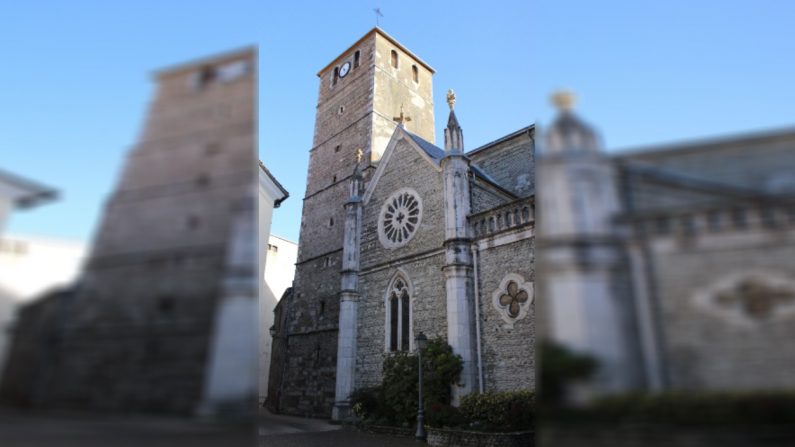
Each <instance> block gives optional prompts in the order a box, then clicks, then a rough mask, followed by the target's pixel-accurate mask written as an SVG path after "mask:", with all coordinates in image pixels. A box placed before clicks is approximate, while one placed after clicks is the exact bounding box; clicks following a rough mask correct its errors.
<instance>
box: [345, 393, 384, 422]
mask: <svg viewBox="0 0 795 447" xmlns="http://www.w3.org/2000/svg"><path fill="white" fill-rule="evenodd" d="M350 400H351V406H352V408H351V409H352V410H353V414H355V415H356V417H358V418H360V419H363V420H368V419H371V418H372V417H377V416H378V415H380V414H381V413H383V412H384V408H382V406H383V402H384V390H383V388H382V387H380V386H374V387H367V388H359V389H358V390H355V391H354V392H353V393H351V396H350Z"/></svg>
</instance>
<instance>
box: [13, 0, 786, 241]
mask: <svg viewBox="0 0 795 447" xmlns="http://www.w3.org/2000/svg"><path fill="white" fill-rule="evenodd" d="M375 7H380V8H381V10H382V11H383V14H384V17H383V18H382V19H381V26H382V27H383V28H384V29H385V30H386V31H387V32H389V33H390V34H392V35H393V36H394V37H396V38H397V39H398V40H400V41H401V42H402V43H403V44H404V45H406V46H407V47H408V48H410V49H411V50H413V51H414V52H415V53H417V54H418V55H419V56H420V57H422V58H423V59H425V60H426V61H427V62H429V63H430V64H431V65H432V66H433V67H434V68H435V69H436V70H437V74H436V76H435V78H434V88H435V92H434V96H435V102H436V107H437V110H436V114H437V126H441V125H443V123H444V122H445V119H444V116H446V113H447V111H446V109H447V107H446V104H445V102H444V100H443V97H444V93H445V91H446V90H447V89H448V88H451V87H452V88H454V89H455V90H456V92H457V94H458V102H457V103H456V111H457V115H458V117H459V120H460V121H461V124H462V126H463V128H464V133H465V141H466V143H467V146H468V147H469V148H474V147H476V146H479V145H481V144H483V143H486V142H488V141H491V140H493V139H495V138H498V137H500V136H502V135H505V134H506V133H509V132H511V131H513V130H516V129H518V128H520V127H523V126H525V125H527V124H529V123H531V122H534V121H536V120H538V122H540V123H541V124H544V123H548V122H549V120H550V119H551V117H552V116H553V112H554V111H553V110H552V108H551V107H550V106H549V103H548V96H549V93H550V92H551V91H552V90H554V89H556V88H560V87H568V88H571V89H573V90H575V91H576V92H577V94H578V96H579V97H580V101H579V103H578V106H577V110H578V113H579V114H580V115H581V116H582V117H583V118H585V119H586V120H588V121H589V122H591V123H592V124H594V125H595V126H597V127H598V129H599V130H600V131H601V133H602V135H603V136H604V139H605V142H606V145H607V146H608V148H609V149H610V150H616V149H621V148H628V147H636V146H644V145H649V144H657V143H664V142H673V141H679V140H685V139H690V138H698V137H708V136H716V135H726V134H734V133H742V132H745V131H754V130H764V129H768V128H777V127H785V126H790V125H793V124H795V117H794V116H793V113H792V111H793V106H792V104H795V88H793V86H792V80H793V79H795V60H793V58H792V54H795V51H793V50H795V48H793V47H795V35H794V34H795V33H793V31H792V30H791V26H790V23H789V22H790V20H791V18H792V17H793V16H795V4H791V3H788V2H775V3H774V2H752V1H735V2H732V1H721V2H718V1H704V2H684V1H667V2H631V1H614V2H611V1H603V2H589V1H578V2H567V1H554V2H553V1H548V0H544V1H532V0H523V1H504V2H470V3H465V2H460V1H457V2H454V1H428V0H426V1H416V0H405V1H399V2H398V1H384V0H381V1H347V2H310V1H295V2H265V1H253V0H252V1H235V0H230V1H225V2H223V3H221V2H219V3H216V4H213V3H209V2H195V1H191V2H189V1H169V2H157V1H136V2H127V3H126V4H122V3H121V2H99V1H96V2H88V1H72V2H65V1H63V2H52V4H50V5H48V6H46V7H45V6H42V5H40V4H36V3H33V2H4V3H3V4H2V6H0V17H2V18H3V26H2V27H1V28H0V54H2V55H3V57H4V63H3V67H4V69H3V70H0V85H2V86H3V87H2V88H0V104H2V105H3V106H4V107H2V108H0V168H4V169H7V170H10V171H13V172H16V173H18V174H20V175H24V176H27V177H30V178H32V179H35V180H39V181H41V182H44V183H47V184H49V185H52V186H54V187H56V188H58V189H60V190H61V191H62V198H61V200H60V201H58V202H56V203H53V204H50V205H46V206H43V207H41V208H37V209H34V210H30V211H25V212H19V213H15V214H13V215H12V217H11V221H10V225H9V227H8V229H7V230H8V231H9V232H14V233H26V234H39V235H49V236H56V237H64V238H70V239H78V240H86V241H88V240H90V238H91V236H92V234H93V231H94V229H95V225H96V223H97V220H98V217H99V213H100V211H101V208H102V206H103V204H104V201H105V200H106V198H107V197H108V195H109V194H110V192H111V191H112V188H113V185H114V181H115V177H116V175H117V174H118V172H119V171H120V169H121V166H122V164H123V161H124V157H125V154H126V152H127V151H128V150H129V148H130V147H131V146H132V145H133V144H134V143H135V141H136V138H137V133H138V131H139V129H140V127H141V125H142V122H143V117H144V113H145V108H146V105H147V102H148V101H149V98H150V95H151V94H152V87H153V85H152V84H151V81H150V78H149V73H151V71H152V70H154V69H157V68H159V67H163V66H168V65H172V64H174V63H177V62H181V61H187V60H190V59H194V58H197V57H201V56H204V55H208V54H213V53H217V52H221V51H224V50H227V49H231V48H237V47H240V46H243V45H248V44H258V45H259V46H260V138H259V139H260V153H261V157H262V159H263V160H264V161H265V163H266V164H267V165H268V167H269V168H270V169H271V170H272V171H273V173H274V174H275V175H276V176H277V178H278V179H279V180H280V181H281V182H282V183H283V184H284V185H285V187H286V188H287V189H288V190H289V191H290V193H291V197H290V199H288V200H287V201H286V202H285V203H284V204H283V205H282V207H281V208H280V209H279V210H277V212H276V214H275V217H274V224H273V232H274V234H277V235H280V236H283V237H286V238H288V239H293V240H297V237H298V227H299V222H300V212H301V206H302V200H301V198H302V196H303V190H304V186H305V182H306V178H305V176H306V162H307V155H308V150H309V148H310V147H311V141H312V132H313V126H314V113H315V102H316V99H317V88H318V84H317V78H316V76H315V73H317V71H318V70H319V69H320V68H322V67H323V66H324V65H325V64H326V63H327V62H329V61H330V60H331V59H333V58H334V57H335V56H337V55H338V54H339V53H340V52H342V51H343V50H345V49H346V48H347V47H348V46H349V45H350V44H352V43H353V42H355V41H356V40H357V39H358V38H359V37H360V36H361V35H363V34H364V33H366V32H367V31H368V30H369V29H371V28H372V26H373V25H374V22H375V18H374V14H373V11H372V9H373V8H375ZM437 134H439V135H441V132H437Z"/></svg>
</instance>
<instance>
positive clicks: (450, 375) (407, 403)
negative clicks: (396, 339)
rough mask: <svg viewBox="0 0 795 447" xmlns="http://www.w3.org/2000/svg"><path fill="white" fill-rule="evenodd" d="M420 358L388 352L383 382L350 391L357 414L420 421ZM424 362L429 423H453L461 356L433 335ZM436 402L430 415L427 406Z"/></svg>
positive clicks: (394, 421) (393, 421) (382, 419)
mask: <svg viewBox="0 0 795 447" xmlns="http://www.w3.org/2000/svg"><path fill="white" fill-rule="evenodd" d="M417 360H418V359H417V356H416V355H414V354H408V353H405V352H397V353H394V354H389V355H388V356H387V357H386V358H385V359H384V370H383V371H384V374H383V382H382V385H380V386H378V387H372V388H363V389H359V390H356V391H354V392H353V393H352V394H351V397H350V399H351V404H352V405H353V410H354V414H356V415H357V416H359V417H360V418H362V419H365V420H367V421H369V422H372V423H380V424H390V425H398V426H411V425H412V424H414V423H415V421H416V420H417V398H418V388H417V379H418V377H417V375H418V369H417V366H418V363H417ZM422 363H423V364H424V367H423V390H422V391H423V397H424V400H425V409H426V413H427V414H428V421H429V424H431V422H430V421H431V420H433V424H442V425H446V424H450V423H452V421H454V420H455V419H456V417H457V416H456V414H455V413H456V412H457V410H455V411H453V410H449V409H448V408H447V407H449V405H450V400H451V397H452V396H451V388H450V387H451V385H452V384H454V383H456V382H457V381H458V376H459V375H460V373H461V368H462V362H461V357H460V356H458V355H456V354H454V353H453V348H451V347H450V346H449V345H448V344H447V342H446V341H445V340H444V339H442V338H434V339H431V340H428V345H427V346H426V348H425V350H424V351H423V354H422ZM435 405H436V407H434V408H436V409H438V410H439V411H436V412H435V413H434V415H433V416H431V415H430V413H428V409H430V408H431V407H432V406H435ZM439 405H440V406H439ZM433 426H437V425H433ZM439 426H441V425H439ZM448 426H449V425H448Z"/></svg>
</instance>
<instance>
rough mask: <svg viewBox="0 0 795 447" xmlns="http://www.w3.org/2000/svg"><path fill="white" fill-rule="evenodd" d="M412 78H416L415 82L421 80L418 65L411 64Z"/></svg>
mask: <svg viewBox="0 0 795 447" xmlns="http://www.w3.org/2000/svg"><path fill="white" fill-rule="evenodd" d="M411 78H412V79H414V82H420V70H419V69H418V68H417V66H416V65H412V66H411Z"/></svg>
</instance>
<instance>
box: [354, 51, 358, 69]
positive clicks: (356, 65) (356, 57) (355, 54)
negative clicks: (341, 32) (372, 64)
mask: <svg viewBox="0 0 795 447" xmlns="http://www.w3.org/2000/svg"><path fill="white" fill-rule="evenodd" d="M358 66H359V51H358V50H356V52H355V53H353V68H357V67H358Z"/></svg>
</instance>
